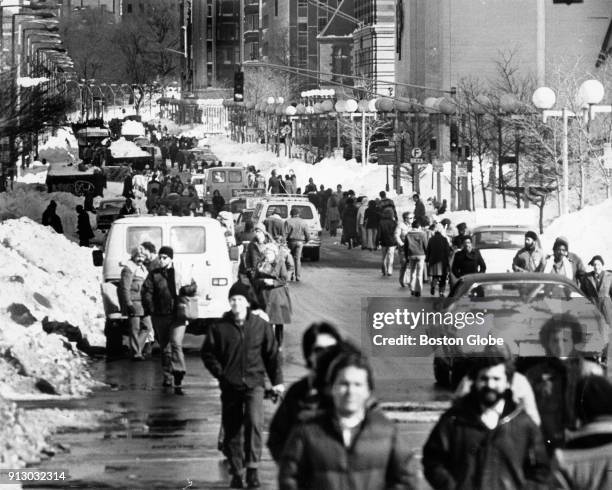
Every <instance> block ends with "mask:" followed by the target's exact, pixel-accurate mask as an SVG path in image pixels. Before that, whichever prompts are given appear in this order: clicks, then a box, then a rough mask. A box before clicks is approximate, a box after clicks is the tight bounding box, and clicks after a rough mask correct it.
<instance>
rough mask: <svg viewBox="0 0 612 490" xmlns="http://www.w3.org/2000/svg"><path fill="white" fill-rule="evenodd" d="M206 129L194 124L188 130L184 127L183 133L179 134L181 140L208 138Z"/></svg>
mask: <svg viewBox="0 0 612 490" xmlns="http://www.w3.org/2000/svg"><path fill="white" fill-rule="evenodd" d="M204 130H205V127H204V126H203V125H201V124H194V125H191V126H190V127H188V128H185V127H184V126H183V127H182V131H181V132H180V133H179V138H183V137H184V138H198V139H204V138H206V132H205V131H204Z"/></svg>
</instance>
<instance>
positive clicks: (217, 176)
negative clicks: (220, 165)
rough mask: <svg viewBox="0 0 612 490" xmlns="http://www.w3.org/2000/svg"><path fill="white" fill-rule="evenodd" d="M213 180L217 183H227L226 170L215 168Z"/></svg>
mask: <svg viewBox="0 0 612 490" xmlns="http://www.w3.org/2000/svg"><path fill="white" fill-rule="evenodd" d="M212 181H213V182H214V183H215V184H224V183H225V170H213V172H212Z"/></svg>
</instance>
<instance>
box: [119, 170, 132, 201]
mask: <svg viewBox="0 0 612 490" xmlns="http://www.w3.org/2000/svg"><path fill="white" fill-rule="evenodd" d="M121 195H122V196H123V197H125V198H126V199H127V198H130V199H134V182H133V181H132V171H131V169H129V168H128V172H127V174H126V175H125V178H124V179H123V191H122V192H121Z"/></svg>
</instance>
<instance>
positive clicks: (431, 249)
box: [425, 231, 452, 271]
mask: <svg viewBox="0 0 612 490" xmlns="http://www.w3.org/2000/svg"><path fill="white" fill-rule="evenodd" d="M451 253H452V249H451V247H450V245H449V243H448V239H447V238H446V237H445V236H444V235H442V233H440V232H439V231H438V232H436V233H435V234H434V236H432V237H431V238H430V239H429V242H428V243H427V249H426V250H425V262H427V263H428V264H429V265H430V266H431V265H434V264H438V263H442V267H443V270H445V271H448V266H449V261H450V256H451Z"/></svg>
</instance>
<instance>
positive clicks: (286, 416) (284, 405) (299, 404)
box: [268, 376, 320, 463]
mask: <svg viewBox="0 0 612 490" xmlns="http://www.w3.org/2000/svg"><path fill="white" fill-rule="evenodd" d="M319 404H320V396H319V394H318V392H317V391H316V389H314V388H313V386H312V382H311V379H310V377H309V376H305V377H303V378H302V379H300V380H299V381H296V382H295V383H293V384H292V385H291V386H290V387H289V389H288V390H287V393H285V396H284V397H283V399H282V401H281V403H280V405H279V406H278V408H277V410H276V412H275V413H274V417H272V422H270V432H269V436H268V449H269V450H270V454H271V455H272V458H274V461H276V462H277V463H278V462H279V461H280V458H281V455H282V453H283V449H284V447H285V444H286V443H287V440H288V439H289V435H290V434H291V431H292V429H293V428H294V427H296V426H297V425H298V424H300V423H303V422H306V421H307V420H310V419H312V418H313V417H315V416H316V415H318V414H319V413H320V410H319Z"/></svg>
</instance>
